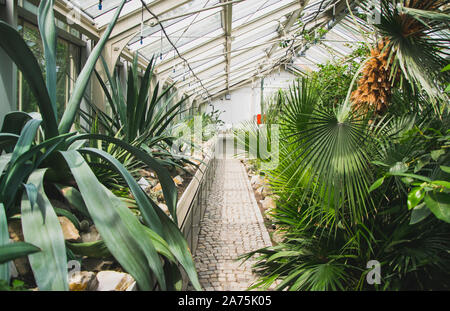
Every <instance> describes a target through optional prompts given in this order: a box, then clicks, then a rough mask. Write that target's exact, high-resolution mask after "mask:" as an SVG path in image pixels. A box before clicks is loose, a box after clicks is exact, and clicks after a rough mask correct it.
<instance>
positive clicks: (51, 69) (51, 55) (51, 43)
mask: <svg viewBox="0 0 450 311" xmlns="http://www.w3.org/2000/svg"><path fill="white" fill-rule="evenodd" d="M53 4H54V0H48V1H41V3H40V4H39V11H38V25H39V32H40V34H41V38H42V43H43V47H44V56H45V68H46V71H45V78H46V80H47V90H48V94H49V96H50V100H51V102H52V106H53V113H54V115H55V119H56V120H57V118H58V117H57V116H58V114H57V111H56V26H55V15H54V13H53Z"/></svg>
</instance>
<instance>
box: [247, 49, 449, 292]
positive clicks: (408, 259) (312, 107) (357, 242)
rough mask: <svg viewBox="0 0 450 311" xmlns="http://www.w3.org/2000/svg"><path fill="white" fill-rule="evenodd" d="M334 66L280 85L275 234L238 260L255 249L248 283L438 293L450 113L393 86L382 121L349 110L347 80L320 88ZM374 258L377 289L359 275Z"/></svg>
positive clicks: (443, 282)
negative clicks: (285, 88)
mask: <svg viewBox="0 0 450 311" xmlns="http://www.w3.org/2000/svg"><path fill="white" fill-rule="evenodd" d="M359 52H361V55H363V54H364V53H365V52H364V50H363V49H361V51H359ZM359 52H358V53H359ZM347 65H348V63H347V64H346V65H344V66H342V67H344V68H345V66H347ZM334 66H336V67H337V68H334ZM341 70H342V68H341V65H339V64H327V65H326V66H323V67H322V69H321V70H320V71H319V72H318V73H313V74H312V76H313V78H314V79H306V78H305V79H303V80H300V82H298V81H296V82H295V83H293V86H292V87H291V88H290V89H289V92H285V96H284V104H283V106H282V108H281V110H282V111H283V113H282V117H281V118H280V119H279V120H278V122H279V124H280V127H281V129H280V133H281V138H280V165H279V166H278V167H277V168H276V169H274V170H268V171H265V172H264V173H265V174H266V175H267V176H268V177H269V180H270V185H271V188H272V190H273V192H274V193H275V195H276V196H277V200H276V208H275V209H273V210H272V211H271V216H272V217H273V218H274V219H275V225H276V227H277V230H278V232H279V233H280V234H282V235H283V240H282V242H280V243H278V244H277V245H275V246H272V247H268V248H263V249H259V250H256V251H254V252H251V253H249V254H247V255H246V256H244V257H243V258H244V259H248V258H250V257H251V256H253V255H255V256H256V264H255V265H254V269H255V271H256V272H258V273H259V275H260V279H259V280H258V281H257V282H256V283H255V284H253V286H252V288H257V287H259V288H263V289H267V288H269V287H270V286H272V285H274V283H275V282H277V283H276V284H277V285H276V287H275V288H276V289H277V290H374V289H375V290H429V289H432V290H433V289H436V290H448V289H449V288H450V283H449V281H448V280H449V272H448V269H447V266H448V265H449V264H450V256H449V254H448V250H449V247H450V238H449V236H450V235H449V233H450V228H449V225H448V212H449V209H448V208H449V205H448V204H449V202H448V197H449V195H448V186H449V181H448V177H449V170H450V169H449V166H450V163H449V158H448V146H449V145H448V134H449V131H448V112H446V114H444V115H443V116H439V115H437V114H436V113H435V112H434V109H433V108H434V103H433V102H432V100H430V99H429V98H428V97H427V96H424V95H423V94H417V93H414V92H413V90H412V88H402V89H401V90H400V89H398V90H395V93H394V96H393V98H392V100H393V104H392V105H391V106H390V107H389V109H388V111H387V112H386V115H385V116H384V117H377V118H373V119H370V118H369V117H368V116H361V115H357V114H356V113H354V112H352V111H350V110H345V109H343V107H344V108H345V105H342V103H343V102H344V100H345V98H346V95H347V94H348V92H347V91H348V86H349V83H350V82H351V80H352V78H351V76H349V77H348V80H347V90H346V89H345V87H344V85H343V86H342V87H339V86H338V85H336V84H334V87H329V88H327V84H324V83H321V81H330V83H333V81H332V80H333V78H331V77H333V75H335V74H336V73H337V72H342V71H341ZM336 75H337V74H336ZM335 98H337V100H336V102H335V103H333V101H334V100H335ZM330 101H331V102H332V103H330ZM257 131H258V130H255V132H257ZM259 132H261V131H260V130H259ZM431 214H434V215H435V216H436V217H430V216H429V215H431ZM373 259H375V260H377V261H379V262H380V264H381V284H379V285H376V284H375V285H369V284H368V283H367V281H366V276H367V274H368V273H369V269H368V268H367V267H366V266H367V263H368V262H369V261H370V260H373Z"/></svg>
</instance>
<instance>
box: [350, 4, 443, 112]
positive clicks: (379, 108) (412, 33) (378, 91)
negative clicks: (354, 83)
mask: <svg viewBox="0 0 450 311" xmlns="http://www.w3.org/2000/svg"><path fill="white" fill-rule="evenodd" d="M400 2H402V4H403V6H404V7H408V8H414V9H421V10H427V11H433V10H437V9H438V8H439V7H441V6H442V5H443V4H444V3H445V2H446V1H444V0H430V1H422V0H410V1H400ZM384 5H385V6H388V5H389V4H387V2H386V3H385V4H384ZM390 12H391V15H390V16H389V18H391V21H392V20H395V24H396V25H398V26H399V28H398V30H399V31H400V33H395V34H392V36H390V34H389V33H386V29H382V30H384V31H382V38H381V39H380V40H379V41H378V42H377V45H376V46H375V47H374V48H373V49H372V50H371V58H370V59H369V61H368V62H367V63H366V65H365V66H364V68H363V71H362V77H361V78H360V80H359V81H358V88H357V89H356V90H355V91H354V92H353V93H352V96H351V101H352V104H353V109H354V110H356V111H358V112H360V113H367V112H368V111H374V112H375V113H377V114H380V113H381V112H383V111H384V110H385V109H386V108H387V105H388V103H389V100H390V97H391V95H392V88H393V87H395V86H396V85H397V84H398V82H399V81H400V78H401V70H400V68H399V66H398V64H394V59H395V54H396V53H398V51H397V49H398V38H399V37H398V34H400V37H401V38H404V39H414V40H420V39H422V38H424V37H426V36H428V34H427V31H426V30H427V28H426V26H425V25H424V23H421V22H420V21H419V20H417V19H415V18H413V17H411V16H410V15H407V14H403V13H400V12H398V11H397V10H396V9H394V12H395V13H394V14H392V11H390ZM391 28H392V27H391ZM391 54H392V55H391ZM393 70H394V72H395V74H393V72H392V71H393Z"/></svg>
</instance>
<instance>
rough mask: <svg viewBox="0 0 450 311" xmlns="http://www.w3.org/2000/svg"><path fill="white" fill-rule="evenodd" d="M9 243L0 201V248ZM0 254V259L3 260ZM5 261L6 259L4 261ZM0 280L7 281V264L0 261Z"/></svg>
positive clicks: (4, 213)
mask: <svg viewBox="0 0 450 311" xmlns="http://www.w3.org/2000/svg"><path fill="white" fill-rule="evenodd" d="M8 244H9V232H8V221H7V218H6V210H5V207H4V206H3V203H0V249H1V248H2V247H4V246H5V245H8ZM3 259H4V258H2V256H1V255H0V261H1V260H3ZM5 262H6V261H5ZM0 280H6V281H7V282H9V265H8V264H4V263H0Z"/></svg>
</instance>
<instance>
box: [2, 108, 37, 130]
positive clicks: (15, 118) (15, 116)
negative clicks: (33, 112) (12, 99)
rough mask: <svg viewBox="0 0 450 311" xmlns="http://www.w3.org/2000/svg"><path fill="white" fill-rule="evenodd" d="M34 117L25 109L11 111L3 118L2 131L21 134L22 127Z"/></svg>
mask: <svg viewBox="0 0 450 311" xmlns="http://www.w3.org/2000/svg"><path fill="white" fill-rule="evenodd" d="M32 118H33V117H32V116H30V115H29V114H28V113H26V112H23V111H12V112H9V113H7V114H6V115H5V118H4V119H3V125H2V130H1V131H0V132H2V133H12V134H17V135H20V132H21V131H22V128H23V127H24V126H25V124H26V123H27V122H28V121H29V120H30V119H32Z"/></svg>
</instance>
